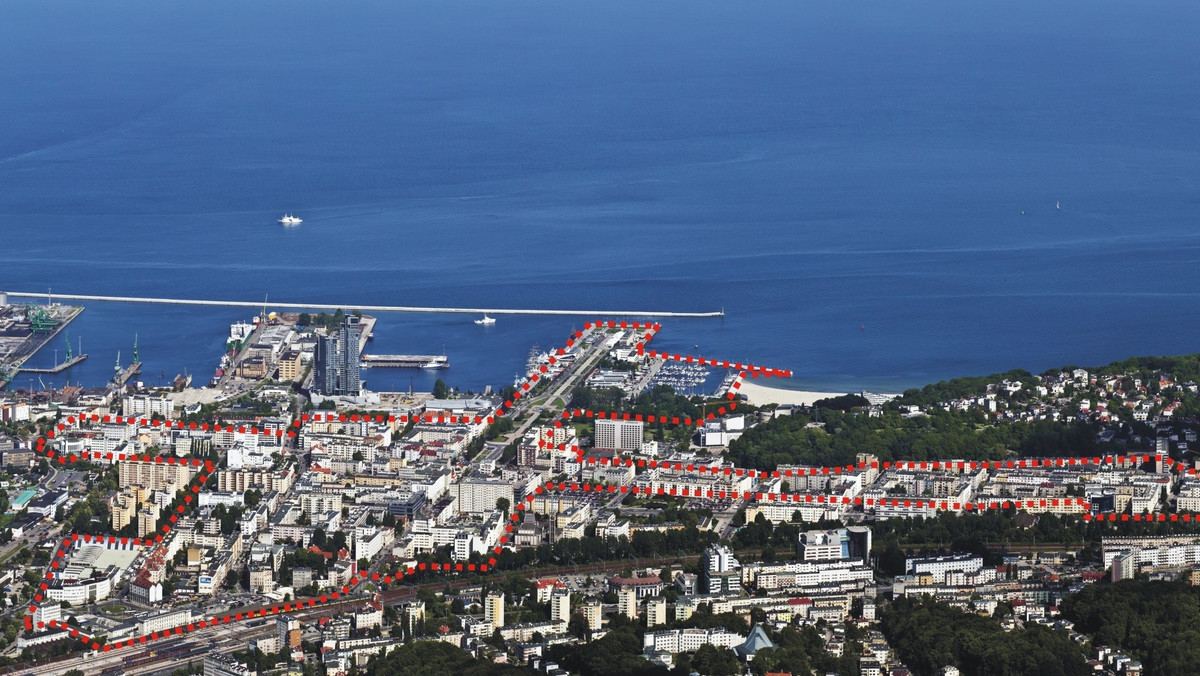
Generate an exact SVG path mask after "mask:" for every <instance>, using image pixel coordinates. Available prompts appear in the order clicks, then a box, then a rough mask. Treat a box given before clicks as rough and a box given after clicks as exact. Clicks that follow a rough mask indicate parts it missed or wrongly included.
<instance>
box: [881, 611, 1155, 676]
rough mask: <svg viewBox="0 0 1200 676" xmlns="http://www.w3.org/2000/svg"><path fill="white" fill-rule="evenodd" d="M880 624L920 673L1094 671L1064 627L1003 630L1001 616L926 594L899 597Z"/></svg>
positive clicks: (974, 675)
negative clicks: (955, 669)
mask: <svg viewBox="0 0 1200 676" xmlns="http://www.w3.org/2000/svg"><path fill="white" fill-rule="evenodd" d="M880 629H882V630H883V633H884V636H886V637H887V639H888V642H889V643H890V644H891V646H892V649H893V650H895V651H896V653H897V655H899V657H900V659H901V660H902V661H903V662H904V663H905V665H907V666H908V668H909V669H911V670H912V672H913V673H914V674H916V675H917V676H933V675H934V674H938V673H940V671H939V670H940V669H941V668H942V667H944V666H947V665H954V666H957V667H958V668H959V669H960V670H961V671H962V673H963V674H964V676H1008V675H1009V674H1042V675H1043V676H1076V675H1078V676H1083V675H1084V674H1088V673H1091V669H1090V668H1089V667H1088V665H1087V662H1086V660H1085V659H1084V655H1083V652H1082V651H1081V649H1080V647H1079V646H1077V645H1075V643H1073V642H1072V641H1071V639H1070V638H1068V637H1067V635H1066V633H1064V632H1061V631H1052V630H1050V629H1047V628H1045V627H1042V626H1039V625H1032V626H1027V627H1026V628H1025V629H1019V630H1016V631H1012V632H1005V631H1004V630H1003V629H1002V628H1001V627H1000V623H999V622H998V621H997V620H994V619H991V618H987V617H982V616H980V615H975V614H972V613H967V612H963V611H961V610H958V609H956V608H952V607H950V606H948V605H946V604H943V603H939V602H937V601H934V600H932V599H928V598H926V599H909V598H900V599H897V600H896V601H895V602H894V603H892V604H891V605H889V606H887V607H886V608H885V609H884V610H883V612H882V613H881V615H880ZM1150 673H1158V672H1150Z"/></svg>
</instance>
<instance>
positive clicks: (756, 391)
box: [738, 379, 847, 406]
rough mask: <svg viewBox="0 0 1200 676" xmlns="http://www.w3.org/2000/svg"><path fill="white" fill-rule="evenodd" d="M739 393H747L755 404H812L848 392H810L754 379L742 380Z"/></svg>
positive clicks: (748, 398) (748, 397)
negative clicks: (765, 383)
mask: <svg viewBox="0 0 1200 676" xmlns="http://www.w3.org/2000/svg"><path fill="white" fill-rule="evenodd" d="M738 394H744V395H746V399H747V400H748V401H749V402H750V403H751V404H754V405H755V406H762V405H763V404H796V405H802V406H812V404H813V402H815V401H820V400H822V399H828V398H830V397H840V396H841V395H843V394H847V393H846V392H809V391H806V390H785V389H780V388H776V387H767V386H765V385H760V384H759V383H757V382H755V381H754V380H752V379H747V380H743V381H742V386H741V388H739V389H738Z"/></svg>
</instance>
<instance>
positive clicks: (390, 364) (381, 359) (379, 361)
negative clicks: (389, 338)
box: [361, 354, 450, 369]
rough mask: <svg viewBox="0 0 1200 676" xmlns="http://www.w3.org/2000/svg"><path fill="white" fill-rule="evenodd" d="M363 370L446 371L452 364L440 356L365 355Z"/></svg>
mask: <svg viewBox="0 0 1200 676" xmlns="http://www.w3.org/2000/svg"><path fill="white" fill-rule="evenodd" d="M361 368H365V369H366V368H395V369H444V368H450V362H449V361H448V360H447V359H446V357H445V356H443V355H440V354H364V355H363V356H362V364H361Z"/></svg>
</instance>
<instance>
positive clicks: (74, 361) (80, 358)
mask: <svg viewBox="0 0 1200 676" xmlns="http://www.w3.org/2000/svg"><path fill="white" fill-rule="evenodd" d="M87 358H88V356H87V355H86V354H80V355H76V356H74V357H71V358H70V359H68V360H67V361H64V362H63V363H61V364H58V365H56V366H52V367H50V368H48V369H31V368H22V369H21V372H22V373H62V372H63V371H66V370H67V369H69V368H71V367H72V366H74V365H76V364H78V363H79V362H81V361H83V360H84V359H87Z"/></svg>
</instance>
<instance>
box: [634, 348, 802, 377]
mask: <svg viewBox="0 0 1200 676" xmlns="http://www.w3.org/2000/svg"><path fill="white" fill-rule="evenodd" d="M638 354H642V351H641V350H639V351H638ZM645 354H648V355H650V356H651V357H654V358H657V359H663V360H666V361H678V362H683V363H685V364H699V365H701V366H715V367H717V368H724V369H737V370H738V371H748V372H749V373H750V377H751V378H757V377H759V376H760V375H761V376H763V377H770V376H774V377H776V378H791V377H792V372H791V371H790V370H787V369H773V368H767V367H766V366H755V365H754V364H743V363H741V362H730V361H720V360H717V359H708V358H705V357H696V356H693V355H690V354H684V355H681V354H670V353H667V352H657V351H655V350H648V351H646V352H645Z"/></svg>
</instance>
